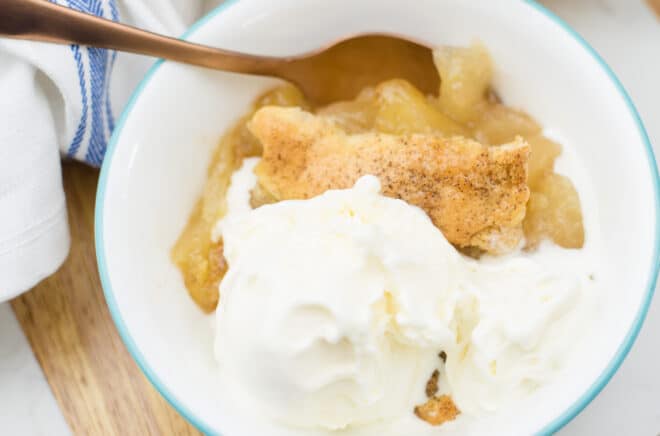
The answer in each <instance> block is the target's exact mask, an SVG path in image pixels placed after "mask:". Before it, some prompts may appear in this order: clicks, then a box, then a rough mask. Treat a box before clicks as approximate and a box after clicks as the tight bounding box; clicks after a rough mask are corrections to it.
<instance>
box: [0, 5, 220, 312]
mask: <svg viewBox="0 0 660 436" xmlns="http://www.w3.org/2000/svg"><path fill="white" fill-rule="evenodd" d="M56 3H59V4H61V5H64V6H68V7H71V8H74V9H77V10H80V11H84V12H88V13H93V14H95V15H99V16H103V17H105V18H109V19H112V20H115V21H121V22H124V23H127V24H131V25H135V26H137V27H141V28H146V29H149V30H152V31H155V32H159V33H164V34H167V35H175V36H178V35H180V34H181V33H183V31H184V30H185V29H186V28H187V27H188V26H189V25H190V24H191V23H192V22H194V21H195V19H197V18H198V17H199V16H200V15H201V14H202V13H203V12H204V11H205V10H207V9H208V8H209V6H210V5H209V4H206V3H208V2H205V1H204V0H57V1H56ZM214 3H217V1H215V2H214ZM153 61H154V59H152V58H146V57H140V56H135V55H129V54H124V53H115V52H113V51H109V50H102V49H95V48H86V47H78V46H67V45H53V44H45V43H35V42H27V41H17V40H9V39H2V38H0V302H1V301H3V300H6V299H9V298H12V297H13V296H15V295H17V294H19V293H21V292H23V291H26V290H28V289H29V288H31V287H32V286H34V285H35V284H36V283H37V282H39V281H40V280H41V279H43V278H44V277H46V276H48V275H49V274H52V273H53V272H54V271H55V270H56V269H57V268H58V267H59V266H60V265H61V264H62V262H63V261H64V259H65V258H66V255H67V253H68V250H69V232H68V226H67V218H66V205H65V198H64V191H63V189H62V180H61V171H60V156H62V157H66V158H71V159H76V160H81V161H84V162H86V163H88V164H90V165H94V166H99V165H101V163H102V161H103V155H104V153H105V149H106V145H107V141H108V139H109V137H110V134H111V132H112V129H113V128H114V122H115V116H117V115H118V114H119V113H120V111H121V109H122V107H123V106H124V104H125V102H126V101H127V99H128V97H129V95H130V94H131V92H132V90H133V89H134V88H135V86H136V85H137V83H138V82H139V80H140V79H141V77H142V76H143V75H144V73H145V72H146V70H147V69H148V67H149V65H151V63H153Z"/></svg>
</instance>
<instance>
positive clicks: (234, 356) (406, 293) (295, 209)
mask: <svg viewBox="0 0 660 436" xmlns="http://www.w3.org/2000/svg"><path fill="white" fill-rule="evenodd" d="M379 190H380V184H379V182H378V180H377V179H376V178H375V177H373V176H365V177H363V178H361V179H360V180H359V181H358V182H357V183H356V185H355V187H354V188H353V189H348V190H341V191H328V192H326V193H324V194H323V195H320V196H318V197H316V198H313V199H310V200H305V201H285V202H280V203H276V204H273V205H267V206H262V207H260V208H258V209H256V210H254V211H252V212H250V213H249V214H246V215H243V216H241V217H240V218H238V219H229V220H226V221H224V222H223V225H222V235H223V238H224V254H225V257H226V259H227V261H228V264H229V271H228V273H227V275H226V276H225V278H224V279H223V281H222V284H221V286H220V294H221V298H220V304H219V306H218V310H217V340H216V355H217V358H218V360H219V362H220V365H221V368H222V371H224V372H225V375H227V376H228V377H229V378H232V379H234V380H235V381H236V382H237V384H238V385H240V387H241V389H243V390H245V391H247V393H248V394H249V395H250V397H251V398H253V399H254V400H256V401H257V402H258V403H259V405H260V407H262V408H263V410H264V411H266V412H267V413H268V414H270V415H271V416H272V417H274V418H275V419H277V420H279V421H282V422H284V423H286V424H288V425H292V426H296V427H316V426H320V427H324V428H328V429H341V428H345V427H347V426H357V425H361V424H365V423H369V422H373V421H377V420H385V419H388V420H389V419H393V418H395V417H396V416H398V415H400V414H402V413H406V412H407V413H409V412H410V410H411V406H412V405H413V404H414V402H415V401H416V400H417V398H418V397H419V396H420V395H421V394H422V392H423V388H424V384H425V382H426V380H427V379H428V377H429V375H430V373H431V372H432V370H433V368H434V366H436V365H437V364H438V357H437V353H438V351H439V350H440V349H442V347H444V346H445V345H447V344H452V343H454V338H455V335H454V333H453V332H452V331H451V330H450V328H449V325H450V322H451V320H452V317H453V313H454V301H455V299H456V296H457V290H458V288H457V287H458V277H457V273H458V272H459V271H461V268H460V267H459V266H460V265H459V263H460V262H461V258H460V256H459V255H458V253H457V252H456V251H455V250H454V248H453V247H452V246H451V245H450V244H449V243H448V242H447V241H446V239H445V238H444V237H443V235H442V233H441V232H439V231H438V229H437V228H436V227H434V225H433V224H432V223H431V221H430V220H429V218H428V217H427V216H426V214H425V213H424V212H423V211H422V210H421V209H418V208H416V207H412V206H410V205H408V204H407V203H405V202H403V201H401V200H396V199H392V198H387V197H384V196H382V195H380V194H379ZM420 398H421V397H420Z"/></svg>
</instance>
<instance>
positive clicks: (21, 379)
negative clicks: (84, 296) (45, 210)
mask: <svg viewBox="0 0 660 436" xmlns="http://www.w3.org/2000/svg"><path fill="white" fill-rule="evenodd" d="M543 3H544V4H545V5H546V6H548V7H549V8H551V9H553V10H554V11H556V12H557V13H558V14H559V15H560V16H561V17H562V18H564V19H565V20H566V21H568V23H569V24H571V25H572V26H573V27H574V28H575V29H576V30H577V31H578V32H580V33H581V34H582V35H583V36H584V37H585V38H586V39H587V41H589V42H590V43H591V44H592V45H593V46H594V48H596V50H597V51H598V52H599V53H600V54H601V55H602V56H603V57H604V58H605V60H606V61H607V62H608V63H609V64H610V66H611V67H612V68H613V69H614V71H615V72H616V74H617V75H618V76H619V78H620V79H621V81H622V82H623V84H624V86H625V87H626V89H627V90H628V91H629V93H630V95H631V96H632V99H633V101H634V102H635V104H636V105H637V108H638V109H639V112H640V114H641V115H642V118H643V120H644V122H645V123H646V127H647V130H648V132H649V135H650V136H651V140H652V141H653V143H654V147H655V150H656V155H660V147H659V146H658V144H660V20H658V19H656V17H654V16H653V15H652V14H651V13H650V12H649V10H648V8H647V7H646V6H645V4H644V2H643V0H545V1H543ZM658 344H660V300H659V299H658V298H656V299H655V300H654V302H653V304H652V305H651V309H650V311H649V314H648V317H647V320H646V323H645V325H644V327H643V329H642V331H641V334H640V336H639V338H638V339H637V342H636V344H635V346H634V347H633V349H632V351H631V352H630V354H629V356H628V358H627V359H626V360H625V361H624V363H623V365H622V366H621V368H620V369H619V371H618V372H617V374H615V376H614V377H613V378H612V380H611V381H610V383H609V384H608V385H607V386H606V387H605V389H604V390H603V391H602V393H601V394H600V395H599V396H598V397H597V398H596V399H595V400H594V401H593V402H592V403H591V404H590V405H589V406H588V407H587V408H586V409H585V410H584V411H583V412H582V413H581V414H580V415H579V416H578V417H577V418H575V419H574V420H573V421H572V422H570V423H569V424H568V425H567V426H566V427H565V428H564V429H563V430H561V431H560V434H561V435H563V436H583V435H603V436H609V435H612V436H618V435H635V436H637V435H639V436H656V435H659V434H660V347H659V346H658ZM0 434H7V435H27V436H31V435H49V436H51V435H52V436H59V435H67V434H70V430H69V428H68V427H67V424H66V422H65V420H64V417H63V415H62V413H61V412H60V410H59V408H58V405H57V402H56V401H55V399H54V397H53V395H52V393H51V391H50V389H49V387H48V384H47V382H46V381H45V379H44V376H43V374H42V372H41V369H40V367H39V364H38V363H37V361H36V359H35V358H34V355H33V354H32V351H31V349H30V347H29V344H28V342H27V340H26V339H25V337H24V335H23V333H22V332H21V330H20V328H19V326H18V323H17V322H16V319H15V318H14V315H13V313H12V311H11V308H10V307H9V305H8V304H6V303H5V304H0Z"/></svg>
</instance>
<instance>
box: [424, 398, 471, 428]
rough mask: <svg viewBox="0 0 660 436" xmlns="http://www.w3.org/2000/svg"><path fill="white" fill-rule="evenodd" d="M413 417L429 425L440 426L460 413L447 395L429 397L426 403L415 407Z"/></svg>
mask: <svg viewBox="0 0 660 436" xmlns="http://www.w3.org/2000/svg"><path fill="white" fill-rule="evenodd" d="M414 412H415V415H417V417H418V418H419V419H422V420H424V421H426V422H428V423H429V424H431V425H441V424H444V423H445V422H447V421H453V420H454V419H456V417H457V416H458V415H459V414H460V413H461V411H460V410H458V407H456V404H454V400H452V399H451V397H450V396H448V395H441V396H439V397H431V398H429V399H428V401H426V403H424V404H421V405H419V406H415V410H414Z"/></svg>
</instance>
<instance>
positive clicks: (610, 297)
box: [97, 0, 658, 436]
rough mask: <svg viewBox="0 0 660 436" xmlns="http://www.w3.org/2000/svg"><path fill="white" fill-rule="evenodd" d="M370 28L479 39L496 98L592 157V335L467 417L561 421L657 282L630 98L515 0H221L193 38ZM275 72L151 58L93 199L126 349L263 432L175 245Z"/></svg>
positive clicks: (211, 420)
mask: <svg viewBox="0 0 660 436" xmlns="http://www.w3.org/2000/svg"><path fill="white" fill-rule="evenodd" d="M364 31H392V32H396V33H402V34H407V35H410V36H414V37H416V38H418V39H421V40H424V41H427V42H428V43H431V44H469V43H470V42H472V41H473V40H474V39H479V40H481V41H482V42H483V43H484V44H485V45H486V46H487V47H488V48H489V50H490V51H491V54H492V56H493V58H494V61H495V65H496V74H495V85H496V87H497V89H498V92H499V93H500V95H501V96H502V97H503V99H504V100H505V102H506V103H507V104H510V105H514V106H519V107H521V108H524V109H525V110H526V111H527V112H529V113H530V114H532V115H533V116H534V117H536V118H537V120H539V122H540V123H541V124H542V125H543V126H544V127H546V128H547V129H548V131H550V132H552V134H553V135H554V136H557V137H559V138H561V140H562V141H563V143H564V144H565V145H566V146H567V147H568V148H571V149H573V150H574V151H575V152H576V153H577V155H578V157H579V159H580V161H581V163H582V165H584V167H585V169H586V173H587V174H588V176H589V178H590V183H591V185H592V187H593V191H594V196H593V200H594V201H593V204H588V205H587V204H585V205H584V207H591V208H594V210H596V211H597V215H596V216H597V227H599V228H600V232H601V234H602V241H601V247H600V249H599V252H600V262H601V266H602V268H600V270H599V275H600V276H599V277H598V283H599V288H598V292H599V294H600V295H602V299H601V301H602V303H603V304H601V305H600V306H599V307H600V309H599V312H598V316H597V319H596V321H595V324H594V326H593V329H592V331H591V332H590V333H589V335H590V336H589V341H587V345H586V346H584V347H582V349H580V350H578V351H577V352H576V354H575V356H573V358H572V359H571V363H570V365H569V367H568V368H567V370H566V371H564V372H562V374H560V376H559V378H558V380H557V382H556V383H555V384H553V385H552V386H548V387H546V388H544V389H542V390H540V391H539V392H538V393H536V394H535V395H534V397H533V399H532V400H531V401H528V402H527V403H526V404H524V405H521V406H520V407H519V408H516V410H514V411H507V410H503V411H501V412H498V413H497V414H494V415H493V416H490V417H488V418H486V419H484V420H483V422H481V423H479V424H475V425H476V426H472V427H470V428H465V429H462V430H465V431H467V432H470V431H471V432H478V430H479V428H482V429H483V428H488V429H489V430H491V432H492V431H495V432H496V433H508V434H513V433H516V434H518V433H520V434H523V433H525V434H528V433H532V432H538V431H540V430H544V431H550V430H553V429H556V428H558V427H560V426H561V425H563V424H564V423H565V422H566V421H567V420H569V419H570V418H571V417H572V416H573V415H574V414H575V413H577V412H578V411H579V410H580V409H581V408H582V407H584V405H585V404H586V403H588V402H589V401H590V399H591V398H592V397H593V395H595V394H596V393H597V392H598V391H599V390H600V388H601V387H602V386H603V385H604V383H606V381H607V380H608V379H609V377H610V376H611V374H612V373H613V372H614V371H615V370H616V368H617V367H618V364H619V363H620V360H621V359H622V358H623V356H624V355H625V353H626V351H627V349H628V348H629V346H630V344H631V343H632V340H634V336H635V335H636V333H637V330H638V329H639V324H641V319H643V315H644V313H645V310H646V306H647V305H648V300H649V299H650V294H651V292H652V291H651V290H652V288H653V286H652V282H653V279H654V275H655V272H654V270H655V269H656V268H657V262H658V261H657V257H656V256H657V252H656V250H657V248H656V244H657V239H658V235H657V229H656V226H657V222H658V216H657V209H656V208H657V192H656V189H657V188H656V187H655V184H656V183H657V173H655V169H654V167H653V163H652V162H653V161H652V159H653V158H652V156H651V155H650V147H649V145H648V142H647V139H646V138H645V135H644V133H643V130H642V129H641V126H640V124H639V121H638V119H637V118H636V115H635V113H634V110H632V109H631V107H630V106H629V102H628V101H627V97H625V95H624V94H622V92H621V90H620V89H619V87H618V85H617V84H616V83H615V82H614V81H613V80H612V77H610V75H609V74H610V73H609V72H608V70H607V69H606V68H605V67H604V66H603V65H601V64H600V63H599V62H598V61H597V60H596V58H594V56H593V55H592V54H591V53H590V52H589V50H588V49H587V48H586V47H585V46H584V45H582V44H581V43H580V42H579V41H578V40H577V39H576V38H575V36H574V35H572V34H571V32H570V30H568V29H567V28H565V27H563V25H562V24H561V23H559V22H557V21H555V20H554V19H552V18H550V17H549V16H548V15H547V14H546V13H544V12H543V11H541V10H540V9H539V8H538V7H537V6H534V5H532V4H530V3H526V2H521V1H519V0H506V1H500V2H478V1H460V0H417V1H416V2H415V5H414V7H409V6H406V5H405V4H404V3H402V2H400V1H396V0H363V1H361V2H353V1H350V0H335V1H333V2H328V1H325V0H309V1H306V2H298V1H296V0H281V1H278V2H277V3H275V2H271V1H268V0H243V1H240V2H237V1H233V2H231V1H230V2H228V3H227V4H225V5H224V6H221V8H220V9H219V10H217V11H215V12H213V13H211V14H210V16H209V17H207V18H206V19H205V20H203V21H202V22H201V23H200V24H199V25H196V26H195V28H193V30H192V31H191V32H189V38H190V39H191V40H193V41H198V42H204V43H208V44H212V45H217V46H221V47H224V48H229V49H235V50H243V51H247V52H252V53H263V54H271V55H277V54H294V53H299V52H302V51H305V50H308V49H313V48H315V47H317V46H320V45H322V44H323V43H326V42H329V41H331V40H333V39H334V38H337V37H339V36H342V35H345V34H348V33H353V32H364ZM274 83H277V82H276V81H275V80H272V79H264V78H255V77H247V76H240V75H234V74H228V73H222V72H212V71H206V70H202V69H198V68H192V67H188V66H182V65H178V64H174V63H169V62H166V63H162V64H159V65H158V66H157V67H156V68H154V69H152V71H151V72H150V74H149V75H148V77H147V79H146V80H145V81H144V82H143V84H142V85H141V87H140V88H139V90H138V91H137V92H136V94H135V95H134V97H133V100H132V101H131V104H130V105H129V108H128V109H127V111H126V113H125V114H124V117H123V118H122V120H121V121H120V123H119V124H118V127H117V130H116V132H115V136H114V137H113V141H112V144H111V146H110V148H109V151H108V155H107V157H106V162H105V163H104V167H103V172H102V177H101V182H100V187H99V195H98V199H97V201H98V203H97V254H98V257H99V267H100V271H101V275H102V280H103V284H104V288H105V291H106V295H107V298H108V302H109V305H110V308H111V311H112V312H113V316H114V318H115V321H116V322H117V324H118V327H119V329H120V332H121V334H122V336H123V337H124V340H125V341H126V343H127V345H128V347H129V349H130V351H131V352H132V353H133V355H134V357H135V358H136V360H137V361H138V363H139V364H140V365H141V367H142V368H143V370H145V372H146V373H147V375H148V376H149V377H150V379H151V380H152V382H154V383H155V384H156V386H157V388H158V389H159V390H161V392H162V393H163V394H165V396H166V397H167V398H168V399H169V400H170V401H171V402H173V403H174V405H175V407H177V408H178V409H179V411H181V412H182V413H183V414H184V416H186V417H187V418H188V419H190V420H191V421H193V423H194V424H196V425H197V426H198V427H200V428H201V429H202V430H204V431H206V432H209V433H221V434H225V435H227V436H232V435H237V434H266V433H264V429H261V428H260V427H259V424H258V422H256V421H257V420H255V419H251V417H250V414H249V412H246V411H241V410H238V409H237V407H236V405H234V404H231V403H228V402H227V401H226V400H223V399H222V395H220V393H221V391H222V386H220V385H218V384H216V383H215V378H216V377H215V372H216V367H215V361H214V357H213V353H212V327H211V317H209V316H206V315H203V314H202V313H201V312H200V311H199V310H198V309H197V307H196V306H195V305H194V304H193V302H192V300H190V298H189V297H188V295H187V293H186V291H185V288H184V286H183V283H182V279H181V277H180V275H179V273H178V271H177V270H176V268H175V267H174V265H173V264H172V263H171V261H170V259H169V252H170V249H171V247H172V245H173V243H174V241H175V240H176V238H177V236H178V234H179V232H180V230H181V229H182V228H183V226H184V224H185V222H186V220H187V218H188V214H189V212H190V210H191V209H192V207H193V204H194V202H195V201H196V199H197V197H198V196H199V194H200V192H201V188H202V186H203V182H204V180H205V174H206V166H207V164H208V161H209V157H210V153H211V152H212V150H213V148H214V147H215V145H216V143H217V141H218V139H219V137H220V136H221V135H222V133H223V132H224V131H225V130H226V129H227V128H228V127H229V126H230V125H231V124H232V123H233V122H234V121H235V120H236V119H237V118H238V117H239V116H240V115H241V114H242V113H243V112H244V111H245V109H246V108H247V107H248V105H249V104H250V102H251V101H252V100H253V98H254V97H255V96H256V95H257V94H258V93H259V92H261V91H263V90H264V89H266V88H268V87H270V86H272V85H273V84H274ZM588 237H589V235H587V238H588ZM449 429H450V428H447V429H445V431H447V430H449ZM268 434H271V432H270V431H269V433H268ZM301 434H302V433H301ZM305 434H309V433H305Z"/></svg>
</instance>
